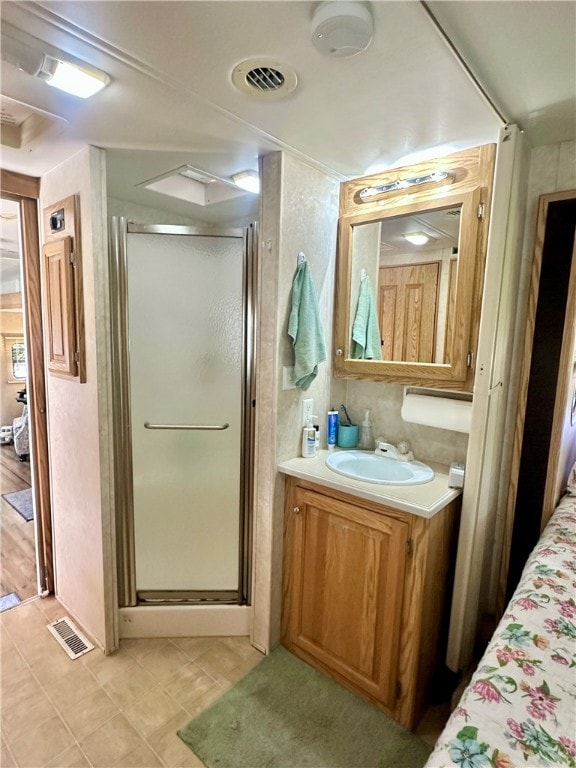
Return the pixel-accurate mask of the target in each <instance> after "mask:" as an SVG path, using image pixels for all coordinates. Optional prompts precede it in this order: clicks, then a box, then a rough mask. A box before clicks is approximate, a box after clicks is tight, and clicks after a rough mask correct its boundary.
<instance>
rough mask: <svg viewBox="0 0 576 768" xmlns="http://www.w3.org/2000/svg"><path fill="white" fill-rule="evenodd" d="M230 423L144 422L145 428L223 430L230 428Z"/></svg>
mask: <svg viewBox="0 0 576 768" xmlns="http://www.w3.org/2000/svg"><path fill="white" fill-rule="evenodd" d="M229 426H230V424H150V422H149V421H145V422H144V427H145V429H204V430H222V429H228V427H229Z"/></svg>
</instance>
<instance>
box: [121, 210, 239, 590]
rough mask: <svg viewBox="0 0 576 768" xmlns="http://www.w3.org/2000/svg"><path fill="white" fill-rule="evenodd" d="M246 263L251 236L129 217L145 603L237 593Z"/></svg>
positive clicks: (139, 578) (133, 406) (139, 560)
mask: <svg viewBox="0 0 576 768" xmlns="http://www.w3.org/2000/svg"><path fill="white" fill-rule="evenodd" d="M142 229H143V230H147V229H149V228H145V227H143V228H142ZM171 229H173V230H174V229H177V228H171ZM155 230H156V231H161V230H162V227H156V228H155ZM244 261H245V244H244V237H243V236H230V237H228V236H225V237H214V236H198V235H179V234H147V233H133V232H132V225H129V230H128V236H127V249H126V267H127V272H126V275H127V278H126V286H127V316H128V346H129V351H128V360H129V398H130V424H131V447H132V480H133V486H132V487H133V509H134V560H135V571H136V573H135V581H136V592H137V594H138V598H139V600H142V599H144V600H145V599H151V600H154V599H160V600H161V599H162V596H163V593H166V592H168V593H190V595H191V599H194V598H195V597H196V598H198V599H211V598H212V597H213V598H214V599H223V600H226V599H228V600H235V599H236V598H237V595H238V589H239V569H240V565H241V563H240V551H241V536H242V523H241V514H242V510H241V507H242V490H241V485H242V482H241V472H242V453H243V447H242V446H243V407H242V404H243V391H244V390H243V379H244V374H245V364H244V356H245V341H244V339H245V327H246V326H245V291H244ZM164 597H166V595H164Z"/></svg>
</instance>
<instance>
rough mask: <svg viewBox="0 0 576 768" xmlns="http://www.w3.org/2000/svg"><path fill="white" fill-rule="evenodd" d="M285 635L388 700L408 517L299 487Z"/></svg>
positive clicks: (392, 690) (392, 694)
mask: <svg viewBox="0 0 576 768" xmlns="http://www.w3.org/2000/svg"><path fill="white" fill-rule="evenodd" d="M296 503H297V509H298V510H299V512H298V513H297V514H295V515H294V526H295V527H294V550H293V563H292V566H293V570H292V588H293V592H292V605H291V611H290V618H289V621H288V643H289V644H293V646H295V647H296V648H300V649H301V650H302V651H304V652H305V653H306V654H307V655H309V656H311V657H314V658H315V659H317V660H318V661H319V662H320V663H321V664H322V665H324V666H326V667H328V668H330V669H332V670H333V671H335V672H336V673H338V674H340V675H342V676H343V677H344V678H345V679H347V680H349V681H350V682H352V683H353V684H354V685H355V686H357V687H358V688H360V689H361V690H364V691H366V692H367V693H369V694H370V695H371V696H373V697H374V698H376V699H377V700H378V701H381V702H382V703H383V704H385V705H386V706H389V707H393V705H394V702H395V700H396V694H397V664H398V646H399V634H400V633H399V627H400V618H401V610H402V592H403V583H404V568H405V560H406V545H407V539H408V525H407V524H406V523H403V522H400V521H398V520H395V519H393V518H388V517H386V516H385V515H380V514H377V513H375V512H369V511H367V510H363V509H362V508H361V507H357V506H355V505H353V504H349V503H346V502H342V501H338V500H334V499H331V498H329V497H327V496H323V495H321V494H319V493H315V492H313V491H307V490H304V489H300V488H299V489H297V492H296Z"/></svg>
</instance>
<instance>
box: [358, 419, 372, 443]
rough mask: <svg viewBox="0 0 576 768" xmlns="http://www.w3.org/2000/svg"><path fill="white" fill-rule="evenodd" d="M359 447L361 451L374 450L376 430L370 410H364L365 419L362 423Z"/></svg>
mask: <svg viewBox="0 0 576 768" xmlns="http://www.w3.org/2000/svg"><path fill="white" fill-rule="evenodd" d="M358 448H359V449H360V450H361V451H373V450H374V431H373V429H372V422H371V421H370V411H369V410H366V411H364V421H363V422H362V424H360V433H359V437H358Z"/></svg>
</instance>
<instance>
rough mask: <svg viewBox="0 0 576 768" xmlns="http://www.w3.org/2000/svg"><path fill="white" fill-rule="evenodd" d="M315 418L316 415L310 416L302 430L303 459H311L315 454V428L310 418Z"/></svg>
mask: <svg viewBox="0 0 576 768" xmlns="http://www.w3.org/2000/svg"><path fill="white" fill-rule="evenodd" d="M315 418H316V416H312V417H310V418H309V419H308V420H307V422H306V426H305V427H304V429H303V430H302V457H303V458H304V459H312V458H314V456H316V430H315V429H314V426H313V424H312V419H315Z"/></svg>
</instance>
